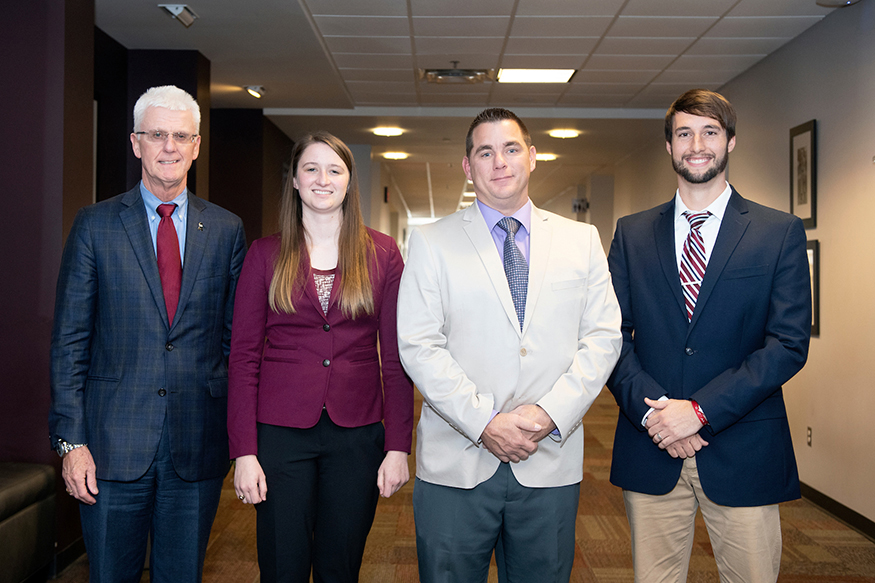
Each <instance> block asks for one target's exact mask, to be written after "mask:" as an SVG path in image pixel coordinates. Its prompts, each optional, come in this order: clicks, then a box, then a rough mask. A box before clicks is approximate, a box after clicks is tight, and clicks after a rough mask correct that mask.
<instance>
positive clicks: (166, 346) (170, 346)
mask: <svg viewBox="0 0 875 583" xmlns="http://www.w3.org/2000/svg"><path fill="white" fill-rule="evenodd" d="M164 348H165V349H166V350H167V352H170V351H171V350H173V345H172V344H170V343H169V342H168V343H167V344H165V345H164Z"/></svg>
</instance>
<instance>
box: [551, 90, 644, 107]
mask: <svg viewBox="0 0 875 583" xmlns="http://www.w3.org/2000/svg"><path fill="white" fill-rule="evenodd" d="M631 97H632V95H616V94H607V95H582V94H571V93H566V94H565V95H563V96H562V97H561V98H560V99H559V102H558V103H557V105H567V106H574V107H622V106H623V105H624V104H625V103H626V102H627V101H628V100H629V99H631Z"/></svg>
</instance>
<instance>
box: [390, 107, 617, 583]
mask: <svg viewBox="0 0 875 583" xmlns="http://www.w3.org/2000/svg"><path fill="white" fill-rule="evenodd" d="M466 150H467V155H466V156H465V158H464V159H463V161H462V166H463V168H464V170H465V173H466V175H467V176H468V179H469V180H471V181H472V182H473V184H474V190H475V192H476V194H477V202H476V203H475V204H472V205H471V206H470V207H468V208H467V209H465V210H463V211H460V212H458V213H455V214H454V215H451V216H449V217H446V218H445V219H443V220H441V221H438V222H437V223H434V224H432V225H427V226H423V227H419V228H417V229H414V230H413V232H412V234H411V238H410V245H409V258H408V263H407V267H406V268H405V271H404V275H403V276H402V279H401V290H400V295H399V301H398V329H399V344H400V350H401V360H402V362H403V364H404V366H405V368H406V369H407V371H408V373H409V374H410V376H411V377H412V378H413V380H414V382H415V383H416V385H417V386H418V388H419V390H420V392H422V394H423V396H424V398H425V403H424V405H423V409H422V417H421V419H420V422H419V427H418V428H417V451H416V457H417V469H416V476H417V479H416V484H415V487H414V513H415V519H416V532H417V552H418V557H419V569H420V577H421V580H422V581H423V582H425V583H430V582H436V581H465V582H469V581H484V582H485V581H486V578H487V573H488V569H489V560H490V556H491V555H492V552H493V550H495V553H496V560H497V563H498V570H499V580H501V581H539V582H544V583H546V582H554V581H555V582H560V581H568V579H569V576H570V573H571V567H572V563H573V559H574V544H575V539H574V523H575V517H576V513H577V501H578V497H579V492H580V481H581V479H582V477H583V428H582V426H581V423H582V418H583V415H584V413H586V411H587V409H588V408H589V406H590V405H591V404H592V402H593V400H594V399H595V397H596V396H597V395H598V393H599V392H600V391H601V389H602V386H603V385H604V383H605V380H606V379H607V377H608V375H609V374H610V372H611V370H612V369H613V367H614V364H615V363H616V361H617V358H618V355H619V350H620V344H621V337H620V330H619V328H620V311H619V307H618V305H617V300H616V297H615V296H614V292H613V288H612V286H611V280H610V275H609V273H608V268H607V262H606V259H605V254H604V251H603V249H602V247H601V243H600V241H599V236H598V232H597V231H596V229H595V228H594V227H592V226H591V225H587V224H584V223H579V222H575V221H571V220H568V219H565V218H562V217H560V216H557V215H554V214H552V213H549V212H546V211H542V210H540V209H538V208H536V207H535V206H534V205H532V203H531V201H530V200H529V197H528V181H529V174H530V173H531V171H532V170H534V168H535V148H534V147H533V146H532V145H531V137H530V136H529V134H528V131H527V130H526V127H525V125H524V124H523V122H522V121H521V120H520V119H519V118H518V117H517V116H516V115H514V114H513V113H512V112H510V111H507V110H504V109H488V110H485V111H484V112H482V113H481V114H480V115H479V116H478V117H477V118H476V119H475V120H474V122H473V123H472V124H471V128H470V129H469V131H468V137H467V143H466ZM506 217H513V218H510V219H507V218H506ZM507 221H510V223H508V222H507ZM507 229H510V230H507ZM509 233H510V234H509ZM508 239H510V240H509V241H508ZM514 245H515V247H516V248H515V249H514ZM511 257H513V259H509V258H511ZM517 257H518V258H519V259H516V258H517ZM520 268H521V269H522V271H523V272H525V276H524V277H523V279H522V283H521V284H520V283H519V269H520ZM509 278H510V281H512V282H514V283H509ZM515 285H516V287H514V286H515ZM515 300H516V301H515ZM545 438H546V439H545Z"/></svg>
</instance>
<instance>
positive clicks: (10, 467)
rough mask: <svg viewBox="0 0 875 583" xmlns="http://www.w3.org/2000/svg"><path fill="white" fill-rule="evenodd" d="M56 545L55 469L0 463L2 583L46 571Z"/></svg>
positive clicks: (0, 573)
mask: <svg viewBox="0 0 875 583" xmlns="http://www.w3.org/2000/svg"><path fill="white" fill-rule="evenodd" d="M54 545H55V470H54V468H52V466H46V465H42V464H26V463H19V462H0V583H20V582H21V581H24V580H25V579H27V578H28V577H31V576H32V575H34V574H35V573H37V572H39V571H40V570H43V571H46V569H45V567H46V566H47V565H48V564H49V563H50V562H51V560H52V555H53V552H54Z"/></svg>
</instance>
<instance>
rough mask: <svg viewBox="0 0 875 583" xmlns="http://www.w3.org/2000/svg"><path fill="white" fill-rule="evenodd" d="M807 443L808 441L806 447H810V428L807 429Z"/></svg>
mask: <svg viewBox="0 0 875 583" xmlns="http://www.w3.org/2000/svg"><path fill="white" fill-rule="evenodd" d="M807 441H808V447H811V428H810V427H809V428H808V435H807Z"/></svg>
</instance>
